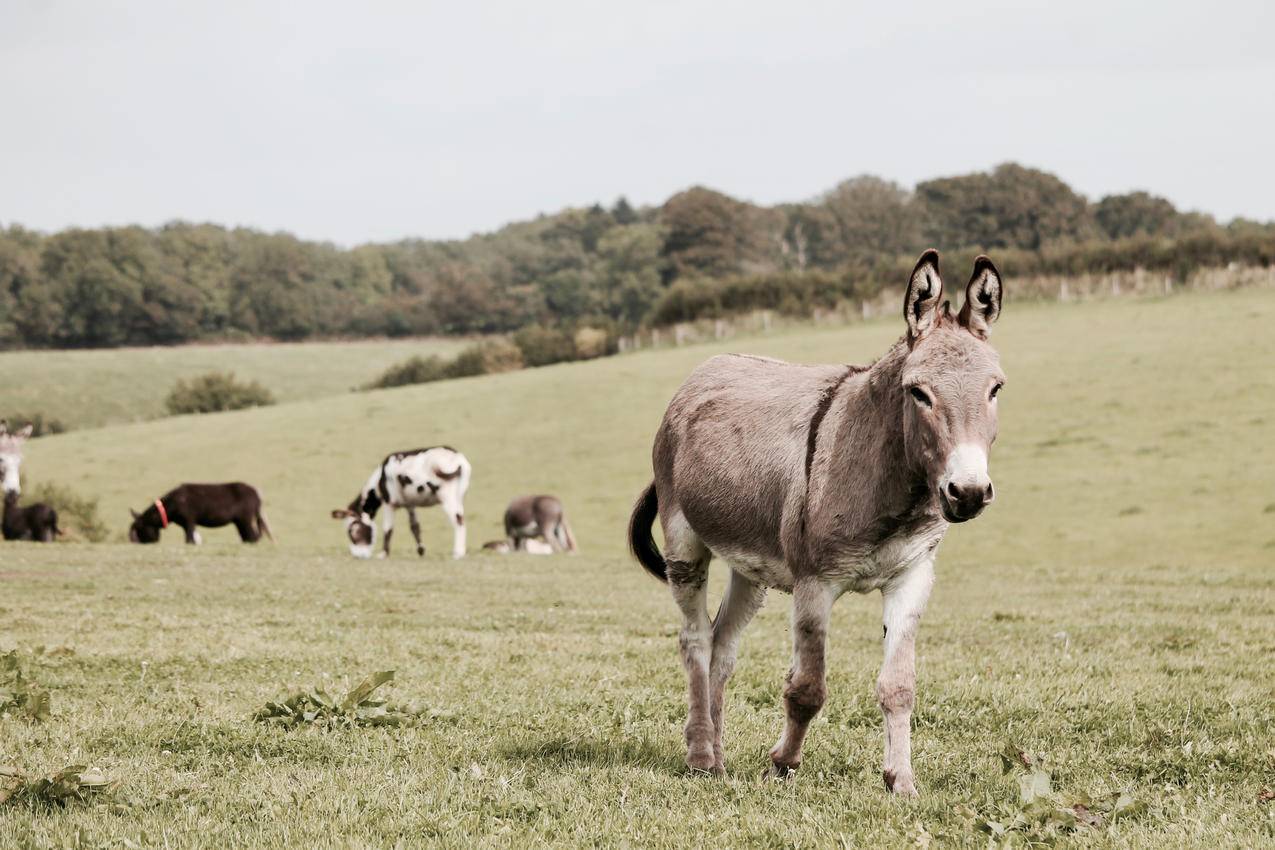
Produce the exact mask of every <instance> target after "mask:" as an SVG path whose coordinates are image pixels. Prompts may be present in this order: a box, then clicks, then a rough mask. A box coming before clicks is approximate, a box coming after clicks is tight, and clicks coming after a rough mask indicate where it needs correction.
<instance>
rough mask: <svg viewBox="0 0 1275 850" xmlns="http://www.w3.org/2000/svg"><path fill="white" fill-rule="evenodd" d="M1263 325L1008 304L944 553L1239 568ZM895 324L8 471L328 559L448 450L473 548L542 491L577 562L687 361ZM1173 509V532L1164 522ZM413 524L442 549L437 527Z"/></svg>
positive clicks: (1213, 317)
mask: <svg viewBox="0 0 1275 850" xmlns="http://www.w3.org/2000/svg"><path fill="white" fill-rule="evenodd" d="M1272 318H1275V292H1272V291H1270V290H1268V289H1260V290H1243V291H1236V292H1226V293H1213V294H1183V295H1178V296H1174V297H1172V298H1165V299H1146V298H1143V299H1129V300H1117V301H1105V302H1093V303H1083V304H1070V305H1058V304H1032V305H1019V304H1014V303H1012V302H1011V303H1010V304H1009V305H1008V306H1007V308H1006V311H1005V316H1004V318H1003V320H1002V321H1001V322H1000V324H999V326H998V327H997V328H996V336H995V339H996V343H997V346H998V347H999V349H1000V350H1001V353H1002V358H1003V360H1004V363H1005V364H1006V368H1007V370H1008V373H1009V376H1010V384H1009V387H1008V388H1007V389H1006V391H1005V397H1004V400H1003V402H1002V437H1001V440H1000V442H999V443H998V444H997V447H996V452H995V454H994V458H993V471H994V474H995V477H996V482H997V488H998V492H1000V493H1003V494H1005V496H1004V498H1003V499H998V502H997V506H996V510H995V511H994V512H992V514H991V516H990V517H989V518H988V520H987V521H986V522H984V523H982V524H981V529H982V531H981V532H980V534H979V535H977V540H978V541H981V542H979V543H975V542H974V540H973V538H972V537H971V539H969V540H968V542H967V543H956V544H955V545H957V546H965V545H970V546H974V547H975V548H976V549H977V550H978V551H983V552H986V551H990V550H991V549H994V548H995V549H1000V548H1001V547H1007V549H1002V550H1001V557H1009V553H1011V552H1012V554H1013V557H1014V558H1015V559H1019V560H1021V561H1022V562H1028V563H1030V562H1032V561H1033V560H1035V559H1036V558H1038V557H1039V554H1038V553H1037V552H1036V551H1035V545H1034V544H1033V543H1031V542H1028V540H1026V539H1024V537H1023V531H1024V529H1026V528H1029V527H1031V528H1034V529H1036V532H1037V533H1041V532H1044V530H1045V529H1054V531H1051V532H1048V533H1050V534H1054V535H1057V536H1056V537H1053V538H1051V539H1053V540H1054V542H1055V543H1061V542H1066V544H1067V545H1068V546H1069V547H1079V548H1080V549H1083V550H1085V551H1093V552H1095V553H1096V552H1097V551H1102V552H1104V553H1106V554H1107V555H1109V556H1117V555H1119V556H1121V557H1123V556H1126V555H1131V554H1133V553H1134V551H1135V550H1136V551H1137V552H1138V554H1137V557H1139V558H1140V559H1147V558H1154V557H1177V555H1178V553H1181V552H1183V551H1203V550H1202V546H1203V544H1202V540H1203V539H1206V538H1207V539H1208V540H1216V539H1226V540H1229V541H1232V545H1231V546H1230V551H1231V552H1232V554H1233V555H1234V557H1236V558H1250V557H1256V556H1257V554H1258V553H1257V549H1256V548H1255V547H1256V546H1257V544H1258V543H1259V542H1265V541H1258V540H1257V539H1256V537H1255V535H1258V534H1260V530H1259V529H1260V525H1259V524H1258V523H1257V520H1258V519H1259V518H1260V516H1261V511H1262V509H1263V508H1264V506H1265V505H1267V504H1268V503H1269V502H1270V500H1271V498H1272V495H1271V493H1270V492H1269V481H1266V480H1264V479H1263V477H1262V476H1261V475H1260V474H1259V470H1261V469H1263V468H1265V469H1267V470H1269V469H1270V468H1271V466H1270V461H1271V460H1272V458H1271V457H1270V456H1269V455H1270V452H1272V451H1273V450H1272V448H1271V446H1270V443H1269V441H1267V440H1265V439H1264V438H1263V436H1262V435H1263V434H1264V433H1265V429H1267V428H1268V427H1269V423H1270V422H1271V421H1275V392H1272V391H1271V390H1272V382H1273V381H1275V379H1273V378H1272V377H1271V375H1272V374H1275V368H1272V367H1275V341H1272V338H1271V336H1270V335H1269V334H1268V333H1266V331H1265V329H1266V328H1267V327H1268V326H1269V324H1270V322H1271V320H1272ZM898 325H899V323H898V322H896V321H889V320H879V321H873V322H870V323H866V324H863V325H858V326H853V327H849V328H842V329H831V330H793V331H790V332H786V333H784V334H782V335H776V336H772V337H759V338H755V339H750V340H733V341H730V342H729V343H718V344H711V345H699V346H690V347H686V348H681V349H671V350H660V351H655V352H643V353H638V354H633V355H624V356H619V357H613V358H606V359H603V360H599V361H592V362H588V363H578V364H564V365H559V366H553V367H547V368H542V369H532V370H526V371H522V372H516V373H510V374H505V375H495V376H486V377H481V378H473V379H464V380H457V381H446V382H441V383H435V384H428V385H422V386H419V387H407V388H401V389H395V390H383V391H377V392H371V393H367V394H359V395H356V396H348V395H347V396H337V397H331V398H321V399H313V400H309V401H300V402H294V403H288V404H280V405H277V406H275V407H271V408H262V409H256V410H249V411H241V412H235V413H226V414H217V415H208V416H199V417H178V418H172V419H164V420H159V421H154V422H146V423H141V424H136V425H128V426H114V427H108V428H102V429H98V430H93V431H84V432H78V433H70V434H65V435H61V436H56V437H49V438H45V439H40V440H36V441H33V442H32V443H30V444H29V452H28V455H29V457H28V460H27V462H26V465H25V466H24V469H23V472H24V475H25V477H26V479H27V480H28V481H31V482H36V481H40V480H53V481H56V482H59V483H62V484H67V485H71V486H73V487H74V488H75V489H76V490H77V491H79V492H81V493H83V494H85V495H95V496H98V497H100V499H101V504H102V509H103V513H104V515H105V516H106V517H108V518H109V519H110V521H111V522H112V523H113V524H114V525H115V526H116V527H117V528H119V529H120V530H121V531H122V529H123V524H124V520H125V519H126V518H127V516H128V512H127V510H128V508H129V507H130V506H132V507H140V506H141V505H143V504H145V503H147V502H148V501H150V500H151V499H153V498H155V497H156V496H158V495H159V494H160V493H162V492H163V491H164V490H166V489H167V488H168V487H170V486H172V485H173V484H175V483H177V482H179V481H183V480H189V481H209V480H225V479H233V478H243V479H246V480H249V481H251V482H253V483H255V484H257V485H259V486H260V487H261V489H262V490H263V492H264V493H265V497H266V502H267V505H268V506H269V514H270V517H271V521H272V524H273V525H274V527H275V528H276V529H277V530H278V532H279V537H280V540H281V544H280V545H281V546H283V547H285V548H289V549H292V548H304V549H316V550H331V549H332V548H335V547H338V546H339V544H340V533H339V531H338V529H337V528H336V527H335V526H336V524H335V523H334V522H332V520H330V519H329V518H328V516H327V514H328V511H329V510H330V509H331V508H333V507H337V506H339V505H344V504H345V503H347V502H348V501H349V500H350V498H352V496H353V495H354V492H355V491H356V490H357V489H358V487H359V486H360V485H361V483H362V482H363V481H364V480H365V478H366V476H367V474H368V472H369V471H370V470H371V469H372V467H373V466H374V465H375V464H376V463H377V462H378V460H379V459H380V458H381V457H382V456H383V455H384V454H385V453H387V452H389V451H392V450H396V449H401V448H407V447H413V446H419V445H433V444H438V443H447V444H452V445H455V446H457V447H459V448H461V449H462V450H463V451H465V452H466V453H467V454H468V456H469V457H470V459H471V461H472V462H473V464H474V469H475V473H474V483H473V486H472V491H471V497H470V504H469V515H470V522H469V524H470V529H471V535H472V536H471V540H472V541H473V544H474V545H475V546H476V545H478V544H481V542H482V540H483V539H485V538H488V537H493V536H496V535H497V532H498V529H499V524H500V514H501V511H502V509H503V506H504V503H505V501H506V500H507V499H508V498H509V497H510V496H512V495H514V494H517V493H522V492H529V491H532V490H539V491H547V492H555V493H559V494H561V495H563V496H564V497H565V498H566V499H567V503H568V506H569V507H570V509H571V511H572V516H573V524H574V526H575V528H576V530H577V533H578V535H579V537H580V538H581V540H582V541H583V545H584V547H585V548H586V550H589V551H593V552H617V551H619V550H620V549H621V548H622V545H623V541H622V540H621V536H622V535H621V528H622V526H623V523H624V521H625V519H626V517H627V515H628V510H629V506H630V503H631V501H632V499H633V498H634V496H635V494H636V493H637V492H638V490H639V488H640V487H641V486H642V485H643V484H644V483H645V482H646V480H647V478H648V477H649V451H650V439H651V435H652V433H653V431H654V428H655V426H656V424H657V423H658V421H659V418H660V416H661V414H662V412H663V405H664V404H665V402H666V401H667V399H668V398H669V397H670V396H671V395H672V393H673V391H674V390H675V389H676V387H677V385H678V384H679V383H680V381H681V380H682V379H683V378H684V377H685V375H686V374H687V373H688V372H689V371H690V369H691V368H693V366H694V365H695V364H696V363H698V362H699V361H701V360H703V359H704V358H706V357H708V356H710V355H711V354H714V353H717V352H718V351H723V350H747V351H752V352H756V353H761V354H768V355H773V356H778V357H783V358H787V359H792V360H800V361H832V362H836V361H841V362H862V361H865V360H868V359H870V358H872V357H874V356H875V355H877V354H878V353H880V352H881V351H883V350H884V349H885V347H886V346H887V345H888V344H889V343H890V342H891V341H893V340H894V339H895V338H896V337H897V335H898V333H899V326H898ZM1240 447H1243V448H1242V450H1241V449H1240ZM1264 464H1265V465H1264ZM1170 516H1180V517H1183V521H1181V522H1177V523H1164V522H1163V520H1164V519H1165V517H1170ZM1188 517H1189V520H1188V519H1187V518H1188ZM424 522H425V524H426V528H427V532H428V536H429V539H430V545H431V546H432V547H433V548H434V549H438V548H439V547H440V546H441V545H442V541H443V538H444V536H445V532H444V531H443V528H444V525H443V520H442V518H441V517H437V516H431V515H428V514H427V515H426V516H425V519H424ZM1206 531H1207V534H1205V532H1206ZM169 536H170V537H173V535H169ZM225 536H226V535H224V534H223V535H210V538H212V539H220V538H221V537H225ZM962 537H963V536H962V535H957V539H958V540H959V539H962ZM227 539H229V538H227ZM168 542H170V543H172V542H175V541H174V540H170V541H168ZM1036 542H1039V541H1036ZM1153 553H1159V554H1158V555H1156V554H1153Z"/></svg>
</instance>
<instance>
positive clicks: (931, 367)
mask: <svg viewBox="0 0 1275 850" xmlns="http://www.w3.org/2000/svg"><path fill="white" fill-rule="evenodd" d="M942 292H943V284H942V281H941V279H940V277H939V258H938V252H936V251H933V250H930V251H926V252H925V253H924V254H922V255H921V258H920V260H919V261H918V262H917V264H916V268H915V269H914V270H913V272H912V276H911V278H910V280H909V282H908V289H907V295H906V297H905V300H904V311H903V312H904V316H905V318H906V320H907V334H906V335H905V336H904V337H903V338H902V339H900V340H899V342H897V343H896V344H895V345H894V346H893V347H892V348H891V349H890V350H889V351H888V352H886V354H885V356H884V357H882V358H881V359H880V360H878V361H877V362H876V363H874V364H873V365H871V366H849V367H847V366H798V365H793V364H789V363H783V362H781V361H778V360H769V359H765V358H760V357H749V356H721V357H714V358H713V359H711V360H709V361H708V362H706V363H704V364H703V365H701V366H700V367H699V368H698V369H696V370H695V372H694V373H692V375H691V376H690V378H688V379H687V381H686V383H685V384H683V385H682V388H681V389H680V390H678V392H677V395H676V396H674V398H673V401H672V402H671V403H670V404H669V407H668V411H667V412H666V413H665V415H664V421H663V423H662V424H661V425H660V428H659V431H658V433H657V434H656V437H655V450H654V465H655V480H654V482H653V483H652V484H651V485H650V486H649V487H648V488H647V489H646V491H645V493H643V495H642V496H641V498H640V499H639V500H638V503H637V506H636V508H635V509H634V512H633V518H632V521H631V523H630V527H629V541H630V545H631V547H632V549H633V552H634V554H635V555H636V556H637V558H638V560H639V561H641V563H642V565H643V566H644V567H645V568H646V569H647V570H649V571H650V572H651V573H652V574H654V575H655V576H656V577H658V578H660V579H663V580H665V581H667V582H668V584H669V587H670V589H671V590H672V593H673V598H674V600H675V601H676V602H677V605H678V607H679V608H680V609H681V612H682V617H683V627H682V632H681V640H680V644H681V654H682V661H683V664H684V666H685V668H686V672H687V676H688V678H689V680H690V711H689V718H688V720H687V722H686V743H687V748H688V755H687V762H688V763H689V764H690V766H691V767H692V768H693V769H697V770H704V771H711V772H714V773H721V772H723V770H724V763H723V757H722V703H723V698H724V694H725V687H726V682H727V680H728V679H729V678H730V675H731V672H732V670H733V669H734V666H735V655H736V649H737V647H738V644H739V639H740V635H741V633H742V632H743V630H744V627H745V626H746V625H747V624H748V622H749V620H751V619H752V617H753V615H754V614H755V613H756V612H757V609H758V608H760V607H761V604H762V601H763V599H764V597H765V595H766V590H767V588H771V587H775V588H779V589H781V590H785V591H789V592H791V593H792V595H793V628H792V634H793V661H792V669H791V671H790V672H789V673H788V678H787V680H786V682H785V685H784V703H785V708H786V714H787V721H786V724H785V727H784V731H783V735H782V736H781V737H780V738H779V742H778V743H777V744H775V746H774V748H773V749H772V750H771V751H770V759H771V766H770V768H769V770H768V773H769V774H770V775H772V776H776V777H787V776H788V775H789V774H790V772H792V771H794V770H796V769H797V767H798V766H799V765H800V764H801V747H802V742H803V740H804V739H805V737H806V730H807V729H808V727H809V725H810V722H811V720H812V719H813V718H814V716H815V714H816V713H818V711H819V709H820V708H821V707H822V706H823V703H824V697H825V693H826V691H825V685H824V663H825V662H824V645H825V642H826V638H827V630H828V618H829V614H830V612H831V610H832V604H833V602H834V601H836V599H837V598H838V597H839V596H841V594H843V593H845V592H846V591H848V590H853V591H855V592H857V593H867V592H868V591H872V590H880V591H881V594H882V597H883V601H884V606H883V607H884V610H883V620H884V625H885V631H884V635H885V663H884V665H883V667H882V669H881V674H880V677H879V678H878V680H877V689H876V692H877V701H878V703H879V704H880V706H881V711H882V713H883V714H884V716H885V765H884V771H883V776H884V779H885V784H886V787H887V788H889V789H890V790H891V791H893V792H894V793H896V794H906V795H915V794H916V785H915V783H914V781H913V776H912V764H911V728H910V727H911V716H912V704H913V696H914V688H915V679H916V674H915V641H916V632H917V625H918V623H919V621H920V618H921V612H922V610H923V609H924V607H925V603H926V600H927V598H928V597H929V594H930V587H931V585H932V584H933V582H934V553H935V550H936V549H937V548H938V545H939V542H940V541H941V540H942V539H943V535H944V534H945V533H946V531H947V528H948V524H949V523H953V522H964V521H966V520H969V519H973V518H974V517H975V516H977V515H978V514H979V512H980V511H982V509H983V507H984V506H985V505H986V504H987V503H988V502H990V501H991V500H992V495H993V492H992V482H991V480H990V479H989V477H988V472H987V456H988V451H989V449H990V448H991V445H992V441H993V440H994V439H995V438H996V427H997V425H996V404H997V402H996V395H997V392H998V391H999V390H1000V388H1001V386H1002V385H1003V384H1004V382H1005V376H1004V374H1003V373H1002V372H1001V368H1000V364H999V360H998V358H997V355H996V352H995V351H994V350H993V349H992V347H991V346H990V345H989V344H988V343H987V331H988V325H989V324H990V323H991V322H993V321H994V320H995V319H996V318H997V316H998V315H999V314H1000V309H1001V278H1000V274H999V273H998V272H997V271H996V267H995V266H994V265H992V262H991V261H990V260H988V259H987V258H986V257H979V258H978V259H977V260H976V261H975V263H974V274H973V277H972V278H971V279H970V282H969V284H968V286H967V287H966V297H965V304H964V306H963V307H962V308H961V311H960V313H959V314H958V315H953V314H952V313H951V311H950V310H949V309H948V305H947V303H946V302H943V301H942V300H941V299H942ZM657 513H658V516H659V519H660V524H661V527H662V529H663V532H664V541H665V550H666V554H665V555H664V556H661V555H660V552H659V550H658V549H657V548H656V546H655V541H654V539H653V538H652V536H651V524H652V522H653V521H654V519H655V518H656V515H657ZM712 554H717V555H718V556H720V557H722V558H724V559H726V560H727V561H728V562H729V563H730V566H731V574H730V581H729V584H728V585H727V588H726V593H725V596H724V597H723V598H722V602H721V605H720V607H719V608H718V610H717V616H716V618H714V619H712V620H710V619H709V616H708V608H707V594H706V589H705V581H706V578H707V576H708V565H709V560H710V558H711V556H712Z"/></svg>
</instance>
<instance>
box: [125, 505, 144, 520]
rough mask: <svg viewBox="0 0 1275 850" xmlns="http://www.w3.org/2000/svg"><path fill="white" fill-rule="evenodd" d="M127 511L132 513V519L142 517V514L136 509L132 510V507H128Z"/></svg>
mask: <svg viewBox="0 0 1275 850" xmlns="http://www.w3.org/2000/svg"><path fill="white" fill-rule="evenodd" d="M128 512H129V513H130V514H132V515H133V519H141V518H142V515H141V514H139V513H138V512H137V511H135V510H133V509H132V508H129V509H128Z"/></svg>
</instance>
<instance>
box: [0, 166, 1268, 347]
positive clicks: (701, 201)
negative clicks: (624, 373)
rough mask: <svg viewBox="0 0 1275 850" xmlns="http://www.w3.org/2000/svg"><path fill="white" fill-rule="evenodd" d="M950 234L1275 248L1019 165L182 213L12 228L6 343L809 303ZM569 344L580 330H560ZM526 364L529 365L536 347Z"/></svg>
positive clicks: (1079, 269) (1263, 255) (1094, 253)
mask: <svg viewBox="0 0 1275 850" xmlns="http://www.w3.org/2000/svg"><path fill="white" fill-rule="evenodd" d="M930 245H935V246H937V247H939V248H940V249H942V250H944V251H945V252H946V253H948V254H950V255H952V260H953V261H954V262H959V265H953V266H951V267H953V268H957V267H963V266H965V265H967V263H966V262H965V257H966V255H973V254H974V253H976V252H978V251H980V250H982V251H994V252H995V254H996V258H997V262H998V264H999V265H1000V266H1001V268H1002V270H1003V271H1004V272H1005V273H1006V275H1007V276H1013V275H1026V274H1076V273H1085V272H1105V271H1114V270H1121V269H1132V268H1150V269H1164V270H1166V271H1169V272H1172V273H1173V274H1175V275H1179V276H1183V277H1184V276H1185V275H1186V274H1188V273H1189V272H1190V271H1192V270H1194V269H1196V268H1200V267H1204V266H1212V265H1225V264H1227V263H1230V262H1242V263H1247V264H1255V265H1270V264H1271V263H1272V262H1275V225H1272V224H1270V223H1257V222H1250V221H1244V220H1236V221H1232V222H1230V223H1229V224H1226V225H1220V224H1218V223H1217V222H1216V221H1214V220H1213V219H1212V218H1210V217H1209V216H1206V215H1202V214H1199V213H1189V212H1181V211H1179V210H1177V209H1175V208H1174V207H1173V205H1172V204H1171V203H1169V202H1168V201H1167V200H1165V199H1163V198H1158V197H1155V196H1153V195H1149V194H1146V193H1143V192H1134V193H1130V194H1124V195H1112V196H1108V197H1105V198H1102V199H1101V200H1099V201H1097V202H1096V203H1091V202H1090V201H1089V200H1087V199H1086V198H1085V197H1084V196H1082V195H1080V194H1078V193H1077V192H1075V191H1074V190H1072V189H1071V188H1070V187H1069V186H1067V184H1065V183H1064V182H1062V181H1061V180H1059V179H1058V178H1056V177H1054V176H1053V175H1050V174H1047V173H1045V172H1042V171H1039V170H1036V169H1031V168H1025V167H1022V166H1019V165H1014V164H1007V165H1002V166H999V167H998V168H996V169H994V170H992V171H990V172H986V173H976V174H969V175H963V176H958V177H945V178H940V179H936V180H930V181H926V182H923V183H920V184H918V185H917V186H916V187H915V188H914V189H912V190H908V189H906V188H904V187H902V186H899V185H898V184H896V183H892V182H889V181H886V180H882V179H879V178H876V177H857V178H854V179H851V180H847V181H845V182H844V183H842V184H840V185H838V186H837V187H835V188H834V189H832V190H831V191H829V192H827V193H826V194H824V195H822V196H821V197H819V198H816V199H814V200H812V201H809V202H806V203H797V204H783V205H779V206H774V207H762V206H757V205H754V204H750V203H747V202H744V201H739V200H736V199H734V198H731V197H729V196H727V195H724V194H721V193H719V192H715V191H712V190H710V189H705V188H700V187H696V188H692V189H688V190H686V191H684V192H680V193H678V194H677V195H674V196H673V197H671V198H669V199H668V200H667V201H666V202H665V203H664V204H663V205H661V206H659V207H649V208H642V209H636V208H634V207H632V206H631V205H630V204H629V203H627V202H626V201H625V200H624V199H620V200H619V201H617V202H616V203H615V204H614V205H612V206H610V207H603V206H600V205H598V206H594V207H591V208H587V209H569V210H566V211H563V212H560V213H557V214H555V215H545V216H541V217H540V218H537V219H535V220H534V221H527V222H520V223H516V224H511V225H509V226H507V227H505V228H502V229H501V230H499V231H496V232H494V233H490V234H483V235H478V236H474V237H472V238H470V239H466V240H463V241H447V242H442V241H434V242H431V241H423V240H407V241H403V242H397V243H392V244H378V245H363V246H359V247H357V248H353V249H348V250H345V249H341V248H338V247H336V246H334V245H331V244H327V243H316V242H306V241H303V240H300V239H297V238H295V237H293V236H291V235H288V234H286V233H262V232H259V231H254V230H245V229H234V230H230V229H226V228H223V227H220V226H217V225H212V224H187V223H181V222H177V223H172V224H169V225H165V226H164V227H160V228H157V229H146V228H141V227H122V228H100V229H94V230H78V229H77V230H66V231H62V232H59V233H55V234H48V235H46V234H40V233H36V232H33V231H30V230H26V229H23V228H22V227H19V226H9V227H7V228H3V229H0V346H3V347H105V346H119V345H154V344H177V343H183V342H191V341H196V340H210V339H229V338H236V337H248V338H257V337H267V338H273V339H281V340H296V339H304V338H308V337H331V336H409V335H434V334H487V333H512V332H515V331H519V330H521V329H527V328H538V329H541V330H544V329H554V330H555V332H561V334H573V333H574V332H575V331H576V330H578V329H585V328H587V329H590V330H592V331H593V332H595V333H598V332H600V333H603V334H606V335H607V336H608V337H609V338H611V339H614V338H615V336H616V335H618V334H620V333H624V332H627V331H629V330H631V329H633V328H636V327H638V326H640V325H643V324H664V323H669V322H674V321H684V320H688V319H696V318H705V317H710V316H718V315H725V314H728V313H730V312H734V311H743V310H749V309H756V308H768V309H774V310H778V311H781V312H792V313H800V312H805V311H808V310H810V309H811V308H812V307H819V306H832V305H834V304H836V303H838V302H843V301H846V300H854V299H863V298H870V297H872V296H874V295H876V294H877V293H879V292H880V291H881V289H882V288H883V287H892V286H898V285H899V282H900V281H901V280H902V279H903V275H904V274H905V273H906V271H907V269H908V267H909V266H910V263H911V262H912V261H913V260H914V259H915V257H916V255H917V254H918V253H919V252H920V251H921V250H923V249H924V248H925V247H928V246H930ZM561 334H560V338H561V339H565V338H566V337H565V336H561ZM523 359H524V361H525V362H527V363H528V365H532V363H531V360H533V359H535V358H528V357H526V352H523Z"/></svg>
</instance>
